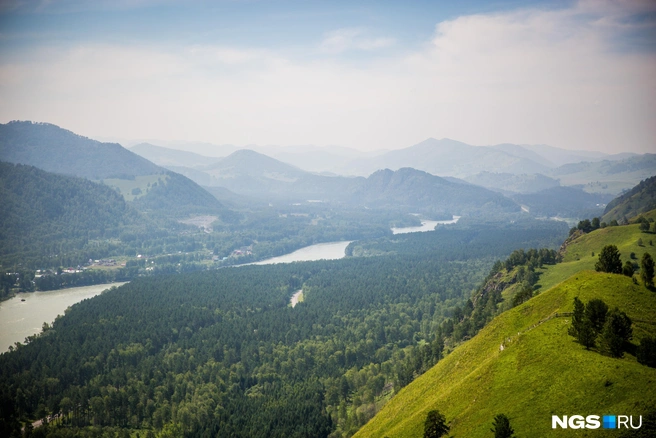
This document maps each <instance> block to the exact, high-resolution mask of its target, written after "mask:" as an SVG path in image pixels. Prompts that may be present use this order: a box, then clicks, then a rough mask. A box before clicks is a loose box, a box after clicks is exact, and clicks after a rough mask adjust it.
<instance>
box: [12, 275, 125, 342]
mask: <svg viewBox="0 0 656 438" xmlns="http://www.w3.org/2000/svg"><path fill="white" fill-rule="evenodd" d="M122 284H125V283H110V284H96V285H93V286H82V287H71V288H68V289H59V290H51V291H46V292H32V293H19V294H16V296H15V297H13V298H11V299H9V300H6V301H3V302H0V353H1V352H4V351H7V350H8V349H9V346H10V345H14V343H15V342H24V341H25V338H26V337H28V336H31V335H34V334H37V333H40V332H41V328H42V327H43V323H44V322H47V323H48V324H50V323H52V322H53V321H54V320H55V318H56V317H57V315H61V314H63V313H64V311H65V310H66V309H67V308H68V307H70V306H72V305H73V304H75V303H77V302H80V301H82V300H84V299H87V298H91V297H94V296H96V295H98V294H99V293H100V292H102V291H104V290H105V289H109V288H110V287H112V286H120V285H122ZM21 300H25V301H21Z"/></svg>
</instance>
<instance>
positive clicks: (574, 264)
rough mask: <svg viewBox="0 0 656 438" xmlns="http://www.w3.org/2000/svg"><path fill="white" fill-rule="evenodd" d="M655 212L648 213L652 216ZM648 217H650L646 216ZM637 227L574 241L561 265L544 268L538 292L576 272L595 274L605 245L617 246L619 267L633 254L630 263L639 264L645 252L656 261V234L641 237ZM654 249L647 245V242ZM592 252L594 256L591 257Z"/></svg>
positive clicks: (595, 233) (605, 231)
mask: <svg viewBox="0 0 656 438" xmlns="http://www.w3.org/2000/svg"><path fill="white" fill-rule="evenodd" d="M653 213H654V212H650V214H653ZM645 216H647V217H649V215H645ZM638 227H639V225H626V226H620V227H606V228H602V229H599V230H596V231H593V232H592V233H589V234H586V235H584V236H581V237H579V238H578V239H576V240H575V241H574V242H573V243H572V244H571V245H570V246H569V247H568V248H567V252H566V254H565V257H564V258H563V262H562V263H558V264H557V265H554V266H547V267H546V268H545V269H544V270H543V271H542V275H541V276H540V281H539V282H538V284H540V285H541V286H542V289H541V290H547V289H549V288H550V287H553V286H555V285H556V284H558V283H559V282H561V281H562V280H564V279H566V278H568V277H570V276H571V275H574V274H575V273H576V272H578V271H581V270H584V269H591V270H594V266H595V263H596V262H597V260H599V253H600V252H601V249H602V248H603V247H604V245H611V244H612V245H616V246H617V249H619V251H620V254H621V255H622V264H624V263H625V262H626V261H627V260H630V258H629V256H630V254H631V253H632V252H634V253H635V254H636V258H635V259H634V260H632V261H633V262H637V263H640V259H641V258H642V254H643V253H645V252H648V253H649V254H651V256H652V257H654V258H656V234H652V233H643V232H641V231H640V230H639V228H638ZM638 239H642V243H643V245H642V246H639V245H638ZM650 240H651V241H652V242H653V245H649V241H650ZM593 252H594V256H593V255H592V253H593Z"/></svg>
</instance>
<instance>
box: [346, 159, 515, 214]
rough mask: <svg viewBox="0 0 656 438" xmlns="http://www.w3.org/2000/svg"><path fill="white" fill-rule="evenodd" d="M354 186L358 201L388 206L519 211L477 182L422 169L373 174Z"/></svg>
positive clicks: (426, 210)
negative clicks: (457, 180) (454, 179)
mask: <svg viewBox="0 0 656 438" xmlns="http://www.w3.org/2000/svg"><path fill="white" fill-rule="evenodd" d="M356 181H357V182H358V183H359V184H357V185H354V188H353V189H352V199H353V201H354V202H357V203H361V204H364V205H370V206H375V207H386V208H394V207H396V208H406V209H408V210H413V209H414V210H419V211H424V212H436V213H439V212H442V213H452V214H456V215H459V214H464V213H471V212H473V211H484V210H488V211H505V212H513V211H515V212H516V211H519V210H520V208H519V206H518V205H517V204H515V203H514V202H513V201H511V200H510V199H508V198H506V197H505V196H503V195H501V194H498V193H494V192H492V191H490V190H487V189H483V188H481V187H477V186H474V185H467V184H458V183H453V182H450V181H447V180H445V179H443V178H440V177H438V176H434V175H431V174H429V173H426V172H422V171H420V170H415V169H410V168H403V169H399V170H397V171H396V172H393V171H391V170H389V169H385V170H380V171H377V172H375V173H373V174H372V175H371V176H370V177H369V178H367V179H366V180H364V181H362V180H356Z"/></svg>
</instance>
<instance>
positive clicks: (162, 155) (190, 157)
mask: <svg viewBox="0 0 656 438" xmlns="http://www.w3.org/2000/svg"><path fill="white" fill-rule="evenodd" d="M130 150H131V151H132V152H134V153H135V154H138V155H140V156H142V157H144V158H146V159H147V160H149V161H151V162H153V163H155V164H157V165H158V166H162V167H166V168H169V167H170V166H185V167H195V166H207V165H208V164H211V163H213V162H216V161H219V160H220V159H221V158H217V157H206V156H203V155H199V154H195V153H193V152H187V151H179V150H177V149H169V148H165V147H162V146H155V145H153V144H150V143H139V144H136V145H134V146H132V147H130Z"/></svg>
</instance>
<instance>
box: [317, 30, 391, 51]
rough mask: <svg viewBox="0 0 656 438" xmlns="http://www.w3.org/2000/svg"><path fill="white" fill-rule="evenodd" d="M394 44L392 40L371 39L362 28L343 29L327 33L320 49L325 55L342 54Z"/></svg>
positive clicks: (384, 38)
mask: <svg viewBox="0 0 656 438" xmlns="http://www.w3.org/2000/svg"><path fill="white" fill-rule="evenodd" d="M394 43H395V39H394V38H389V37H371V36H369V35H368V33H367V31H366V30H365V29H362V28H343V29H336V30H333V31H331V32H328V33H327V34H326V35H325V36H324V38H323V40H322V41H321V45H320V48H321V50H322V51H324V52H327V53H342V52H346V51H348V50H365V51H368V50H376V49H383V48H386V47H390V46H392V45H394Z"/></svg>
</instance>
